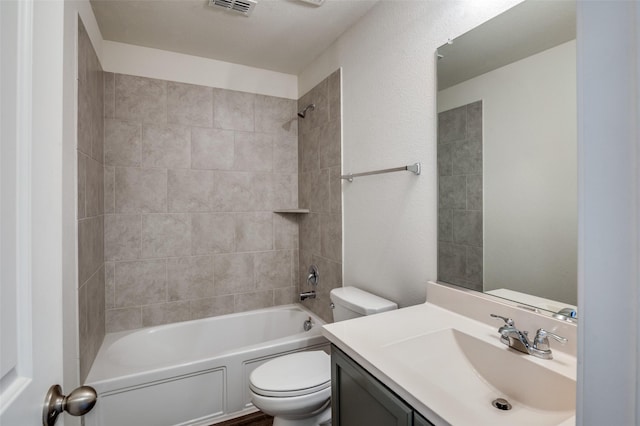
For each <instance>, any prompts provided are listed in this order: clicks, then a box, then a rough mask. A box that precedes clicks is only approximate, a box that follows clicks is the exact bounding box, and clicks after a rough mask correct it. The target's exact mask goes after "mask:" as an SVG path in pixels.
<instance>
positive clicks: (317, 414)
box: [249, 351, 331, 426]
mask: <svg viewBox="0 0 640 426" xmlns="http://www.w3.org/2000/svg"><path fill="white" fill-rule="evenodd" d="M249 383H250V384H249V390H250V393H251V400H252V401H253V404H254V405H255V406H256V407H258V408H260V410H262V411H263V412H264V413H267V414H269V415H271V416H274V421H273V425H274V426H294V425H295V426H317V425H320V424H323V423H326V422H329V421H330V420H331V407H330V405H329V402H330V400H331V358H330V357H329V355H327V354H326V353H325V352H323V351H311V352H297V353H294V354H289V355H284V356H281V357H278V358H276V359H273V360H271V361H269V362H267V363H265V364H263V365H261V366H260V367H258V368H256V369H255V370H253V372H252V373H251V375H250V378H249Z"/></svg>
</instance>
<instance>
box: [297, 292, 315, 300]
mask: <svg viewBox="0 0 640 426" xmlns="http://www.w3.org/2000/svg"><path fill="white" fill-rule="evenodd" d="M315 298H316V292H315V291H313V290H312V291H305V292H303V293H300V301H301V302H302V301H303V300H306V299H315Z"/></svg>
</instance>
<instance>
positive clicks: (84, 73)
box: [77, 20, 105, 382]
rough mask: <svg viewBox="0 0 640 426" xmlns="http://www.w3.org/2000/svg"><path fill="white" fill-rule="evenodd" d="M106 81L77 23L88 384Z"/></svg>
mask: <svg viewBox="0 0 640 426" xmlns="http://www.w3.org/2000/svg"><path fill="white" fill-rule="evenodd" d="M103 76H104V73H103V72H102V67H101V66H100V62H99V60H98V57H97V55H96V53H95V51H94V50H93V46H92V45H91V41H90V40H89V36H88V35H87V32H86V30H85V28H84V26H83V25H82V22H81V21H80V20H78V129H77V131H78V134H77V155H78V313H79V314H78V328H79V330H78V331H79V349H80V354H79V355H80V380H81V381H82V382H84V380H85V379H86V377H87V374H88V372H89V369H90V368H91V364H93V360H94V359H95V357H96V354H97V352H98V349H99V348H100V344H101V343H102V340H103V338H104V334H105V320H104V318H105V317H104V306H105V294H104V288H105V287H104V282H105V275H104V272H105V268H104V250H103V239H104V231H103V223H104V194H103V188H104V166H103V145H104V138H103V126H104V120H103V96H104V88H103Z"/></svg>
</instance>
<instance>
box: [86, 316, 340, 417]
mask: <svg viewBox="0 0 640 426" xmlns="http://www.w3.org/2000/svg"><path fill="white" fill-rule="evenodd" d="M309 317H311V320H312V322H313V323H314V326H313V327H312V328H311V330H309V331H307V332H305V331H304V329H303V324H304V321H305V320H307V319H308V318H309ZM323 323H324V322H323V321H322V320H321V319H320V318H319V317H317V316H316V315H314V314H313V313H311V312H310V311H308V310H306V309H305V308H303V307H302V306H300V305H285V306H278V307H275V308H268V309H260V310H256V311H250V312H243V313H238V314H231V315H224V316H220V317H213V318H205V319H201V320H195V321H187V322H181V323H175V324H169V325H163V326H157V327H150V328H145V329H139V330H133V331H125V332H119V333H109V334H107V335H106V336H105V339H104V342H103V343H102V346H101V347H100V350H99V351H98V355H97V356H96V359H95V361H94V363H93V366H92V367H91V370H90V372H89V375H88V377H87V380H86V384H88V385H90V386H93V387H94V388H95V389H96V391H97V392H98V402H97V404H96V406H95V407H94V409H93V410H92V411H91V412H90V413H88V414H87V415H86V416H85V425H86V426H128V425H131V426H133V425H135V426H161V425H167V426H169V425H198V426H199V425H210V424H212V423H216V422H218V421H222V420H227V419H229V418H232V417H235V416H239V415H243V414H246V413H249V412H252V411H255V408H254V407H253V405H252V404H251V398H250V394H249V374H251V372H252V371H253V370H254V369H255V368H256V367H258V366H260V365H261V364H263V363H264V362H266V361H268V360H269V359H271V358H274V357H277V356H280V355H284V354H288V353H292V352H298V351H304V350H317V349H323V350H327V351H328V346H329V344H328V342H327V340H326V339H325V338H324V337H322V335H321V334H320V328H321V325H322V324H323Z"/></svg>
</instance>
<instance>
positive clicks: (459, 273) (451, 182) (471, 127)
mask: <svg viewBox="0 0 640 426" xmlns="http://www.w3.org/2000/svg"><path fill="white" fill-rule="evenodd" d="M482 261H483V259H482V101H476V102H472V103H470V104H467V105H463V106H461V107H458V108H454V109H450V110H448V111H443V112H441V113H439V114H438V280H440V281H444V282H448V283H451V284H457V285H462V286H464V287H467V288H471V289H473V290H478V291H482Z"/></svg>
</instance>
